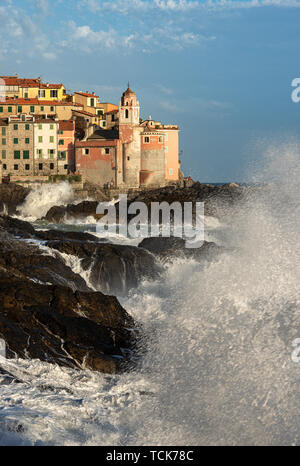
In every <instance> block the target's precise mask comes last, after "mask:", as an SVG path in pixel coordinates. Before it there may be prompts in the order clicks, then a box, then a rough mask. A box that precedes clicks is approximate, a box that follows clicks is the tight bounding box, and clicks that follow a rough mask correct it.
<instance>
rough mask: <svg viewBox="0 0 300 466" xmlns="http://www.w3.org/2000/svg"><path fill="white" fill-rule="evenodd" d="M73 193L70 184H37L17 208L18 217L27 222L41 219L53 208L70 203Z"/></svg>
mask: <svg viewBox="0 0 300 466" xmlns="http://www.w3.org/2000/svg"><path fill="white" fill-rule="evenodd" d="M73 200H74V192H73V188H72V186H71V184H70V183H68V182H66V181H64V182H62V183H57V184H50V183H49V184H48V183H47V184H39V185H36V186H33V187H32V190H31V191H30V193H29V194H28V196H27V197H26V199H25V201H24V202H23V204H22V205H21V206H19V208H18V213H19V216H20V217H21V218H23V219H25V220H28V221H35V220H37V219H40V218H42V217H43V216H44V215H46V213H47V212H48V210H49V209H50V208H51V207H53V206H56V205H57V206H61V205H67V204H69V203H72V201H73Z"/></svg>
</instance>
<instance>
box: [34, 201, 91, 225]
mask: <svg viewBox="0 0 300 466" xmlns="http://www.w3.org/2000/svg"><path fill="white" fill-rule="evenodd" d="M98 203H99V202H98V201H82V202H80V203H79V204H68V205H67V206H54V207H51V209H50V210H49V211H48V212H47V214H46V215H45V217H44V218H43V220H46V221H47V222H49V223H63V222H64V220H65V218H73V219H85V218H87V217H94V218H95V219H97V217H98V218H99V216H97V214H96V209H97V206H98Z"/></svg>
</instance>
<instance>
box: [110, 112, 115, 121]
mask: <svg viewBox="0 0 300 466" xmlns="http://www.w3.org/2000/svg"><path fill="white" fill-rule="evenodd" d="M111 121H115V114H114V113H112V115H111Z"/></svg>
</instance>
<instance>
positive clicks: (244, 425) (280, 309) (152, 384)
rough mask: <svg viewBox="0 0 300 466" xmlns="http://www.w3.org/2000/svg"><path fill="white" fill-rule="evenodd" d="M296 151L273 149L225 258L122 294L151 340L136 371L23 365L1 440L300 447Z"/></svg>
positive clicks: (6, 406)
mask: <svg viewBox="0 0 300 466" xmlns="http://www.w3.org/2000/svg"><path fill="white" fill-rule="evenodd" d="M299 154H300V151H299V148H298V147H292V148H290V147H289V148H287V149H286V148H284V147H283V148H282V147H278V148H276V150H275V149H272V150H270V151H269V153H268V155H267V161H266V162H265V166H264V169H262V168H259V172H260V174H261V176H262V178H263V180H267V181H268V180H269V181H272V182H273V183H272V184H269V185H268V186H267V187H264V188H261V190H260V192H259V194H258V195H257V194H253V193H251V192H250V193H249V196H248V198H247V199H246V200H245V202H244V203H243V205H242V206H240V207H239V208H237V209H234V208H233V209H231V211H228V212H226V216H225V217H224V221H225V223H226V228H225V229H223V230H222V234H223V235H224V236H223V241H226V242H227V244H228V245H229V246H230V250H229V251H228V252H226V253H224V254H222V255H221V256H219V257H218V259H216V260H214V261H212V262H211V263H207V262H206V263H205V264H204V263H202V264H201V263H197V262H196V261H194V260H189V261H187V260H182V259H180V260H178V261H177V262H174V263H172V265H169V267H168V268H167V269H166V272H165V277H164V279H160V280H159V281H155V282H145V281H144V282H141V284H140V286H139V289H138V290H136V291H134V292H132V294H131V295H130V296H129V297H128V298H126V299H122V304H123V306H124V307H125V308H126V309H127V310H128V312H129V313H130V314H131V315H132V316H133V317H134V318H135V319H136V320H137V321H139V322H140V323H141V324H143V326H144V329H145V333H146V335H147V337H148V338H147V341H146V345H147V352H146V354H145V355H144V356H143V358H142V361H141V365H140V367H139V368H138V369H137V370H136V371H135V372H132V373H129V374H123V375H120V376H105V375H103V374H96V373H92V372H89V371H83V372H79V371H75V370H71V369H64V368H59V367H56V366H52V365H49V364H46V363H41V362H39V361H20V362H19V364H18V368H19V372H18V375H19V377H20V378H24V380H25V382H24V383H23V384H13V385H10V386H5V385H3V386H1V387H0V394H1V399H0V408H1V411H0V431H1V432H2V434H0V443H2V444H15V443H16V444H56V445H78V444H83V445H143V444H146V445H182V444H184V445H193V444H201V445H211V444H219V445H220V444H227V445H232V444H235V445H236V444H238V445H247V444H250V445H253V444H255V445H260V444H264V445H266V444H267V445H280V444H283V445H285V444H299V443H300V434H299V421H300V419H299V414H298V411H299V408H298V407H299V401H300V395H299V389H298V383H299V371H300V366H299V365H297V364H295V363H293V362H292V360H291V352H292V341H293V339H294V338H296V337H300V335H299V328H300V317H299V316H300V313H299V307H300V291H299V281H300V241H299V240H300V238H299V236H300V220H299V219H300V217H299V213H300V212H299V210H300V189H299V179H300V163H299V159H300V157H299ZM258 181H260V180H259V179H258ZM11 371H12V370H11ZM22 371H23V372H24V371H25V373H24V375H22ZM18 424H22V426H23V429H24V431H23V433H22V432H17V430H18V428H17V426H18ZM9 430H10V431H9ZM19 430H20V429H19Z"/></svg>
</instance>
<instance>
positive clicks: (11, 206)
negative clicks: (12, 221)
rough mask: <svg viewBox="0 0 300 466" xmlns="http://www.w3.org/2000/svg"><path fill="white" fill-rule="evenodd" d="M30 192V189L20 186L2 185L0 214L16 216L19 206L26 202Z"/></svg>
mask: <svg viewBox="0 0 300 466" xmlns="http://www.w3.org/2000/svg"><path fill="white" fill-rule="evenodd" d="M29 192H30V189H28V188H24V187H23V186H21V185H19V184H14V183H9V184H6V183H2V184H0V212H5V213H7V214H9V215H14V214H15V213H16V212H17V207H18V205H20V204H22V202H24V200H25V198H26V196H27V195H28V194H29Z"/></svg>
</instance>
